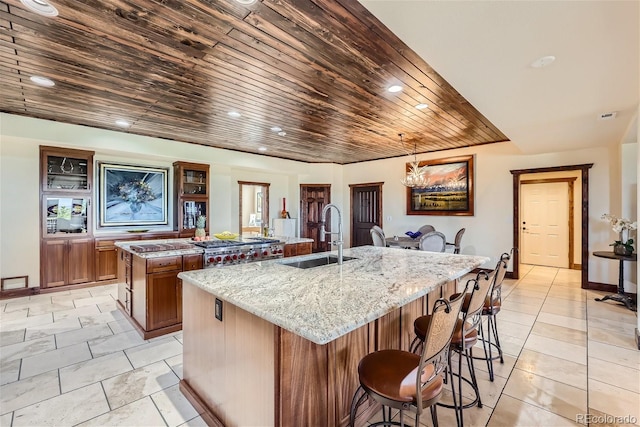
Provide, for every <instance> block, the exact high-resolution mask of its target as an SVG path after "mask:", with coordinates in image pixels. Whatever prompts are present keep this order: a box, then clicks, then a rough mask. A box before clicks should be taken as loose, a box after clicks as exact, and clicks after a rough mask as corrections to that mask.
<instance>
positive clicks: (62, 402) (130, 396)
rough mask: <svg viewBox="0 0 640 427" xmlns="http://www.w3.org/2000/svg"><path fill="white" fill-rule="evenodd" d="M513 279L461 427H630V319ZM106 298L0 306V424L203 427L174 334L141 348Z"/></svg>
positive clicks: (531, 271) (572, 282) (560, 276)
mask: <svg viewBox="0 0 640 427" xmlns="http://www.w3.org/2000/svg"><path fill="white" fill-rule="evenodd" d="M521 272H522V278H521V279H520V280H518V281H513V280H511V281H509V280H507V281H505V288H504V291H503V310H502V311H501V312H500V313H499V314H498V326H499V329H500V337H501V341H502V345H503V349H504V352H505V363H504V364H503V365H500V364H498V365H496V377H495V381H494V382H490V381H489V378H488V373H487V368H486V365H485V364H484V363H483V362H482V361H476V369H477V373H478V379H479V387H480V391H481V396H482V400H483V403H484V406H483V408H476V407H474V408H471V409H467V410H465V413H464V417H465V418H464V419H465V425H469V426H472V425H473V426H476V425H478V426H485V425H487V426H564V425H575V424H582V425H598V424H602V425H605V424H606V425H623V424H636V425H640V351H638V350H637V349H636V347H635V342H634V338H633V337H634V328H635V326H636V314H635V313H632V312H630V311H629V310H627V309H626V308H623V307H622V306H620V305H617V304H616V303H613V302H605V303H599V302H595V301H594V300H593V298H594V297H597V296H600V295H602V294H603V293H602V292H594V291H584V290H581V289H580V284H579V282H580V273H579V272H578V271H571V270H562V269H556V268H547V267H532V266H526V265H523V266H521ZM115 298H116V286H115V285H107V286H101V287H96V288H89V289H81V290H76V291H65V292H60V293H54V294H42V295H36V296H33V297H24V298H17V299H9V300H2V301H0V426H53V425H55V426H72V425H82V426H85V425H87V426H89V425H96V426H202V425H204V422H203V420H202V418H200V417H199V416H198V414H197V412H196V411H195V410H194V409H193V407H191V405H190V404H189V403H188V402H187V401H186V399H185V398H184V397H183V396H182V394H181V393H180V391H179V390H178V385H177V384H178V381H179V380H180V378H181V376H182V343H181V339H182V334H181V333H179V332H178V333H175V334H171V335H169V336H163V337H159V338H155V339H152V340H147V341H145V340H143V339H141V338H140V336H139V335H138V334H137V333H136V332H135V331H133V330H132V328H131V326H130V325H129V323H128V322H127V321H126V320H125V319H124V317H123V316H122V314H121V313H120V312H119V311H118V310H117V309H116V306H115ZM468 394H469V393H468V391H465V395H468ZM448 397H450V396H444V399H447V398H448ZM587 414H590V415H591V417H592V419H591V421H593V420H597V419H596V417H600V419H601V420H603V419H604V420H605V421H606V422H601V423H598V422H588V421H589V420H588V419H587ZM378 416H379V415H377V416H376V417H374V418H373V419H372V420H371V421H374V420H375V419H377V417H378ZM438 417H439V421H440V425H443V426H449V425H454V423H455V417H454V414H453V411H452V410H450V409H446V408H439V409H438ZM612 417H618V418H617V419H614V418H612ZM428 418H429V417H428V416H425V417H423V423H424V425H425V426H428V425H430V424H429V422H430V420H429V419H428Z"/></svg>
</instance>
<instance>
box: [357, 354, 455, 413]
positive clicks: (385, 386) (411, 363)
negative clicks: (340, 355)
mask: <svg viewBox="0 0 640 427" xmlns="http://www.w3.org/2000/svg"><path fill="white" fill-rule="evenodd" d="M419 363H420V355H418V354H414V353H409V352H406V351H402V350H381V351H377V352H375V353H371V354H368V355H367V356H365V357H364V358H363V359H362V360H361V361H360V364H359V365H358V376H359V378H360V384H361V385H362V387H363V388H364V389H365V390H366V391H367V392H369V393H375V394H377V395H378V396H380V397H383V398H385V399H391V400H395V401H398V402H413V401H414V400H415V397H416V374H417V366H418V364H419ZM433 374H434V367H433V365H426V366H425V369H424V371H423V374H422V376H421V379H422V382H425V383H426V382H427V380H429V378H431V377H432V376H433ZM443 384H444V382H443V380H442V376H440V375H438V376H437V377H436V378H435V380H434V381H433V382H431V384H429V385H428V386H427V387H425V388H424V389H423V390H422V400H423V402H424V404H425V405H427V406H430V405H431V404H432V402H435V401H437V399H438V398H439V397H440V394H441V393H442V388H443Z"/></svg>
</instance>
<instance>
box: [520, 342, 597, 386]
mask: <svg viewBox="0 0 640 427" xmlns="http://www.w3.org/2000/svg"><path fill="white" fill-rule="evenodd" d="M515 367H516V368H517V369H521V370H523V371H526V372H531V373H532V374H536V375H539V376H541V377H545V378H549V379H551V380H555V381H559V382H561V383H565V384H569V385H572V386H574V387H577V388H580V389H582V390H586V389H587V365H582V364H580V363H575V362H572V361H569V360H564V359H560V358H558V357H554V356H549V355H548V354H543V353H539V352H537V351H532V350H528V349H526V348H525V349H524V350H522V353H520V357H519V358H518V362H517V363H516V366H515Z"/></svg>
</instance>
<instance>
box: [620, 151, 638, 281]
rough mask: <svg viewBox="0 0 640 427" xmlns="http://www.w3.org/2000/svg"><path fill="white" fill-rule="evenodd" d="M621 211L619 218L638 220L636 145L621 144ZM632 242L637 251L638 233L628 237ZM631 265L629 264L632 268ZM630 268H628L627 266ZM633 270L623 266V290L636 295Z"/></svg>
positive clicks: (636, 279) (636, 276) (635, 274)
mask: <svg viewBox="0 0 640 427" xmlns="http://www.w3.org/2000/svg"><path fill="white" fill-rule="evenodd" d="M621 157H622V159H621V163H622V165H621V167H622V177H621V183H620V188H621V196H622V203H621V210H620V216H622V217H623V218H629V219H631V220H632V221H636V220H637V219H638V210H637V207H638V143H637V142H636V143H633V144H622V146H621ZM630 236H631V237H632V238H633V240H634V242H635V243H634V245H633V246H634V247H635V249H636V252H637V251H638V248H639V246H638V232H637V230H636V231H635V232H632V233H631V235H630ZM632 265H633V264H631V266H632ZM629 267H630V266H629ZM637 273H638V272H637V270H636V269H634V268H627V266H625V272H624V279H625V280H624V288H625V291H627V292H633V293H637V289H638V285H637V284H638V274H637Z"/></svg>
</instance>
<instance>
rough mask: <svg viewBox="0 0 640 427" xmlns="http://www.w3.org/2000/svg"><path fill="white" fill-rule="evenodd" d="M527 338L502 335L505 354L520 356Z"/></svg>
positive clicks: (501, 340) (501, 344)
mask: <svg viewBox="0 0 640 427" xmlns="http://www.w3.org/2000/svg"><path fill="white" fill-rule="evenodd" d="M525 342H526V340H525V339H521V338H516V337H510V336H509V335H500V347H501V348H502V352H503V353H504V354H508V355H510V356H514V357H518V355H519V354H520V352H521V351H522V348H523V347H524V343H525Z"/></svg>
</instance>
